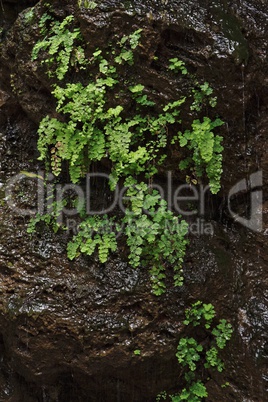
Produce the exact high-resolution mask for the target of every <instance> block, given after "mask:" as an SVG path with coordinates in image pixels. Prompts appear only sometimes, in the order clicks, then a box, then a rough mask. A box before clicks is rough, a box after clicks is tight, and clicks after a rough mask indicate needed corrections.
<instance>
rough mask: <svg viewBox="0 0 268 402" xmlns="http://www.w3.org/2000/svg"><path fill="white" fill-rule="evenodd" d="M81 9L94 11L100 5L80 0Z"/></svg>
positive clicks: (87, 0) (88, 0)
mask: <svg viewBox="0 0 268 402" xmlns="http://www.w3.org/2000/svg"><path fill="white" fill-rule="evenodd" d="M78 6H79V8H86V9H88V10H94V9H95V8H96V7H97V6H98V4H97V3H96V2H95V1H90V0H78Z"/></svg>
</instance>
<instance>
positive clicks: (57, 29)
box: [32, 13, 86, 80]
mask: <svg viewBox="0 0 268 402" xmlns="http://www.w3.org/2000/svg"><path fill="white" fill-rule="evenodd" d="M73 21H74V16H73V15H68V16H67V17H66V18H65V19H64V20H63V21H62V22H60V21H55V20H54V19H53V18H52V16H51V15H49V14H48V13H44V14H43V15H42V17H41V19H40V21H39V28H40V32H41V35H42V36H43V37H44V38H43V39H42V40H40V41H38V42H37V43H36V44H35V46H34V48H33V51H32V60H36V59H37V58H38V56H39V53H40V51H41V50H42V51H43V54H44V50H46V51H47V52H46V53H45V55H46V57H45V58H44V59H43V60H42V64H45V65H47V66H48V71H47V74H48V76H49V77H53V76H54V75H56V77H57V79H58V80H63V78H64V77H65V75H66V73H67V71H68V69H69V66H70V65H71V66H76V67H78V66H79V68H84V67H85V64H86V60H85V55H84V49H83V48H82V47H81V46H79V45H78V43H79V42H81V41H82V36H81V32H80V29H79V28H75V27H72V25H73ZM53 67H56V68H55V71H54V69H53Z"/></svg>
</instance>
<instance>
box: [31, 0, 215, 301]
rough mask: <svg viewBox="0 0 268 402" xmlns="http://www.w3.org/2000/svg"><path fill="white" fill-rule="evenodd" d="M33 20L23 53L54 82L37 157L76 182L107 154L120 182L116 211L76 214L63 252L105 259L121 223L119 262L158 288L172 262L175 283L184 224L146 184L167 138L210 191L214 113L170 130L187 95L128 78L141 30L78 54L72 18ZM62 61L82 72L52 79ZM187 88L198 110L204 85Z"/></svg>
mask: <svg viewBox="0 0 268 402" xmlns="http://www.w3.org/2000/svg"><path fill="white" fill-rule="evenodd" d="M80 3H81V5H82V2H80ZM80 3H79V4H80ZM88 3H93V2H88ZM83 4H84V3H83ZM84 6H85V5H84ZM39 27H40V32H41V35H42V36H43V39H42V40H40V41H39V42H38V43H37V44H36V45H35V47H34V49H33V53H32V58H33V60H36V59H37V58H38V57H40V55H42V63H45V64H46V65H47V66H49V75H50V76H51V77H54V79H55V78H56V79H57V80H58V81H57V82H56V84H55V85H54V89H53V91H52V94H53V96H54V97H55V99H56V102H57V105H56V113H54V115H53V116H46V117H44V118H43V119H42V121H41V122H40V125H39V129H38V134H39V139H38V150H39V152H40V157H39V159H40V160H43V161H46V163H47V166H48V169H49V168H50V169H51V170H52V172H53V174H54V175H55V176H60V174H61V173H62V171H63V170H64V169H65V168H66V167H68V171H69V175H70V179H71V181H72V183H78V182H80V180H81V179H83V177H85V175H86V173H87V172H88V171H89V170H90V167H91V165H92V164H93V163H94V162H97V161H102V160H103V159H107V160H108V161H109V164H110V167H111V172H110V188H111V189H112V190H114V189H115V187H116V185H117V184H118V182H119V180H121V179H122V180H123V181H124V186H126V187H127V192H126V195H127V198H128V200H127V201H125V214H124V216H123V217H119V216H117V217H115V216H113V217H111V216H107V215H105V216H89V217H87V218H85V217H83V218H82V217H81V219H83V220H82V222H81V223H80V226H79V232H78V234H77V235H76V236H74V238H73V240H72V241H71V242H70V243H69V245H68V256H69V258H70V259H73V258H75V257H76V256H78V255H79V254H80V253H84V254H87V255H92V254H93V253H94V251H95V250H97V251H98V255H99V259H100V261H101V262H106V261H107V258H108V255H109V253H110V252H113V251H115V250H116V249H117V236H116V230H120V229H119V228H122V227H124V228H125V229H124V231H123V235H124V236H125V239H126V244H127V246H128V249H129V256H128V258H129V262H130V264H131V265H132V266H133V267H138V266H140V265H145V266H147V267H149V270H150V276H151V280H152V287H153V292H154V293H155V294H157V295H160V294H162V293H163V292H164V290H165V277H166V269H167V268H169V267H172V268H173V271H174V283H175V285H176V286H180V285H181V284H182V282H183V275H182V262H183V258H184V255H185V250H186V244H187V239H186V236H187V224H186V222H185V221H183V220H181V217H178V216H175V215H174V213H173V212H171V211H170V210H169V209H168V206H167V203H166V201H165V200H163V199H161V196H160V194H159V193H158V192H157V191H156V190H153V189H152V188H151V184H150V183H152V180H153V177H154V175H155V174H157V173H158V171H159V167H160V166H161V165H163V163H164V161H165V159H166V157H167V149H168V147H169V146H170V145H171V144H172V143H175V144H177V146H178V145H180V146H181V147H184V146H187V147H188V149H189V151H190V152H191V153H192V156H191V157H189V158H188V159H187V162H186V163H185V162H184V166H181V167H184V168H186V167H187V168H192V169H195V170H196V172H197V176H201V175H202V174H203V171H204V169H205V170H206V173H207V176H208V178H209V180H210V185H211V191H212V192H217V190H218V189H219V180H220V173H221V154H220V152H221V150H222V147H221V145H220V142H221V137H219V136H215V135H214V134H213V130H214V128H216V127H217V126H220V125H221V124H222V122H221V120H220V119H216V120H214V121H212V120H210V119H209V118H208V117H204V119H203V122H201V121H200V120H197V119H196V120H194V121H193V123H192V130H191V131H190V130H186V131H185V132H184V133H182V132H181V131H179V132H178V134H177V135H174V134H171V133H172V127H173V131H174V129H175V127H176V130H177V126H178V125H180V124H181V120H180V113H181V108H182V107H183V106H184V105H185V104H186V99H187V97H186V96H184V97H181V98H180V99H175V100H174V99H172V100H170V101H169V102H167V103H166V104H164V105H160V106H159V105H156V104H155V101H154V100H153V99H150V98H149V96H148V93H147V90H146V87H145V86H144V85H142V84H141V83H139V82H138V83H137V82H133V81H131V78H129V77H131V71H132V70H131V68H132V67H135V63H136V61H137V57H138V52H137V49H138V48H139V46H140V40H141V34H142V30H141V29H137V30H136V31H134V32H132V33H130V34H129V35H123V36H121V37H118V38H117V42H116V43H115V44H114V45H108V46H107V48H106V49H95V50H94V51H93V53H92V55H91V56H90V57H89V59H87V60H86V58H85V55H84V49H83V46H82V36H81V33H80V30H79V28H77V27H75V26H74V17H73V16H71V15H70V16H68V17H66V18H65V19H64V20H63V21H61V22H60V21H55V20H54V19H53V18H52V17H51V16H50V15H49V14H44V15H43V16H42V18H41V20H40V23H39ZM169 62H170V64H169V66H168V69H169V70H170V73H175V74H178V73H179V74H182V75H183V76H187V74H188V71H187V69H186V67H185V65H184V63H183V62H182V61H180V60H178V59H177V58H173V59H170V61H169ZM71 69H74V70H75V71H76V72H79V71H81V69H86V78H84V79H83V81H82V82H80V81H79V82H77V80H76V79H75V78H73V79H72V82H65V81H64V84H61V83H60V82H59V81H63V79H64V78H65V77H66V74H67V72H69V71H71ZM73 76H74V77H76V75H75V74H74V75H73ZM84 76H85V74H84ZM195 86H196V84H195ZM194 91H195V92H194V95H193V96H192V98H191V95H190V98H191V101H192V106H193V107H194V108H195V109H196V110H198V108H200V110H201V106H202V102H203V98H204V97H206V96H209V95H210V93H212V89H211V88H210V87H208V86H206V83H205V84H204V85H203V87H202V86H200V89H199V90H197V89H195V90H194ZM198 94H201V95H200V96H199V95H198ZM198 96H199V97H198ZM126 99H127V100H128V102H126ZM127 104H129V105H130V107H127ZM195 105H198V106H195ZM192 165H194V166H193V167H192ZM36 219H37V221H38V220H40V219H41V220H42V219H43V220H44V221H46V218H40V217H37V218H36ZM51 219H53V217H52V218H49V222H48V223H50V222H51ZM111 228H112V229H111ZM115 228H116V229H115Z"/></svg>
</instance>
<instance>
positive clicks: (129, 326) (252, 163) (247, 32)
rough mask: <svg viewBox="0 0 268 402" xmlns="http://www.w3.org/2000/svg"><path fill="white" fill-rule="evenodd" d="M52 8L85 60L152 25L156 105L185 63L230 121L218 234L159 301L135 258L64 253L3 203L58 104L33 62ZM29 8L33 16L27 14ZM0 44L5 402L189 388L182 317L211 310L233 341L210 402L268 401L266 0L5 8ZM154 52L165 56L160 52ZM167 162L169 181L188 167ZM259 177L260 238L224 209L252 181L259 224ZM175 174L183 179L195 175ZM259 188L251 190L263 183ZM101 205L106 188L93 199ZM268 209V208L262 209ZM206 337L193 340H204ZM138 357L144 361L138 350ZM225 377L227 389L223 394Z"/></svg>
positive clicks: (24, 189) (199, 242) (145, 395)
mask: <svg viewBox="0 0 268 402" xmlns="http://www.w3.org/2000/svg"><path fill="white" fill-rule="evenodd" d="M45 3H50V4H51V5H52V12H53V14H54V16H55V18H59V19H61V18H64V17H65V16H66V15H68V14H73V15H74V16H75V21H76V23H77V26H79V27H80V29H81V32H82V35H83V37H84V39H85V41H86V42H87V49H86V52H87V53H88V54H90V52H91V51H92V50H93V49H95V48H97V47H99V48H102V47H103V46H104V47H105V46H106V44H107V43H108V41H109V40H110V39H111V38H113V37H114V36H115V35H116V33H119V32H126V33H129V32H131V31H133V29H138V28H142V29H143V36H142V43H141V45H142V46H140V55H139V57H140V59H139V65H138V67H137V71H136V75H137V77H139V81H140V82H142V83H143V84H144V85H146V87H147V88H151V91H152V95H153V96H156V95H155V94H156V93H157V98H158V99H159V103H161V101H162V100H163V99H166V98H168V97H170V95H171V94H172V93H174V91H175V92H176V93H177V94H178V95H179V94H180V93H181V92H180V91H182V88H181V87H180V85H179V84H180V83H177V86H176V85H174V81H172V80H170V79H169V77H168V76H167V75H166V74H165V72H164V71H165V66H166V63H167V60H168V59H170V58H172V57H178V58H179V59H181V60H183V61H185V63H186V65H187V68H188V69H189V70H190V71H191V73H193V74H195V75H196V77H197V78H198V79H199V80H200V81H202V80H207V81H208V82H209V83H210V85H211V86H212V87H213V88H214V91H215V94H216V95H217V97H218V104H217V108H216V111H215V113H216V114H218V115H219V116H220V117H221V118H222V120H224V122H225V125H224V126H222V127H221V129H220V133H221V135H223V137H224V147H225V151H224V163H223V169H224V171H223V177H222V189H221V191H220V193H219V194H218V195H217V196H211V197H209V199H208V200H207V204H208V205H209V213H207V216H206V219H207V220H209V222H210V223H211V224H212V225H213V228H214V234H213V235H200V236H194V235H192V236H191V239H190V240H191V241H190V244H189V247H188V251H187V256H186V259H185V263H184V274H185V283H184V286H182V287H181V288H174V287H172V285H171V274H170V278H168V280H170V287H168V290H167V292H166V294H165V295H162V296H161V297H156V296H154V295H153V294H152V293H151V286H150V283H149V277H148V273H147V272H146V270H145V269H139V270H134V269H132V268H131V267H129V266H128V264H127V259H126V257H125V250H124V249H123V246H122V249H120V250H119V251H118V252H117V253H114V255H113V257H112V258H110V259H109V261H108V263H106V264H100V263H98V260H97V258H95V257H94V258H93V257H92V258H84V257H79V258H78V259H76V260H74V262H70V261H69V260H68V259H67V256H66V243H67V240H68V236H67V234H65V233H60V234H57V235H55V234H54V233H53V232H52V233H51V232H50V231H49V230H48V229H46V228H43V230H42V231H38V232H37V233H36V234H35V235H33V236H31V237H30V236H29V235H28V234H27V233H26V229H27V223H28V221H29V218H28V217H24V216H21V215H20V214H18V213H15V212H14V211H12V210H11V209H10V208H9V207H8V205H7V203H6V201H5V192H4V189H5V184H6V183H7V181H8V179H9V178H11V177H12V176H13V175H15V174H17V173H19V172H20V171H29V172H36V171H38V170H40V169H43V166H42V165H40V164H39V163H38V162H37V157H38V153H37V150H36V142H37V128H38V123H39V122H40V120H41V119H42V117H44V116H45V115H46V114H48V113H50V112H52V111H53V110H54V107H55V104H54V101H53V99H52V98H51V95H50V90H51V88H52V84H53V81H52V80H50V79H48V77H47V75H46V70H45V68H44V66H42V65H40V63H39V64H38V63H37V62H33V61H32V60H31V52H32V48H33V46H34V44H35V43H36V42H37V40H38V39H39V30H38V20H39V18H40V16H41V15H42V13H43V12H44V9H45ZM29 7H34V8H33V9H29ZM0 13H1V14H0V15H1V30H0V35H1V36H0V37H1V47H0V349H1V366H0V367H1V368H0V400H1V401H3V402H4V401H5V402H39V401H42V402H73V401H78V402H86V401H92V402H95V401H96V402H97V401H98V402H99V401H103V402H108V401H109V402H111V401H112V402H113V401H114V402H119V401H121V402H125V401H129V402H131V401H132V402H151V401H155V398H156V395H157V394H158V393H159V392H160V391H162V390H167V391H168V392H170V393H172V392H173V393H175V392H176V391H177V390H178V389H181V381H182V370H181V367H179V365H178V363H177V360H176V358H175V353H176V346H177V344H178V341H179V339H180V337H181V336H185V333H186V332H185V327H184V325H183V319H184V310H185V308H187V307H189V305H190V304H191V303H192V302H194V301H196V300H203V301H204V302H211V303H213V304H214V305H215V309H216V312H217V314H218V316H219V317H223V318H226V319H227V320H229V321H230V322H231V323H232V325H233V327H234V333H233V336H232V338H231V341H230V342H229V343H228V345H227V348H226V349H225V350H224V351H223V359H224V362H225V370H224V372H223V373H221V374H219V373H215V372H213V371H211V372H210V378H209V379H208V381H207V384H206V386H207V389H208V392H209V397H208V398H207V399H206V400H207V401H211V402H215V401H217V400H219V401H223V402H225V401H226V402H230V401H241V402H242V401H250V402H257V401H259V402H264V401H265V400H266V399H267V396H266V395H267V380H268V375H267V371H266V370H267V357H268V345H267V330H268V315H267V305H268V302H267V262H268V243H267V233H268V196H267V175H268V158H267V127H268V117H267V116H268V110H267V109H268V106H267V105H268V77H267V71H268V61H267V49H268V23H267V20H268V11H267V4H266V2H265V1H263V0H251V1H239V0H236V1H235V2H229V1H225V0H222V1H220V0H215V1H210V0H206V1H205V0H203V1H193V0H190V1H189V0H188V1H186V0H181V1H179V0H173V1H172V0H170V1H160V0H156V1H153V0H150V1H146V2H142V1H139V0H132V1H123V2H122V1H117V0H113V1H99V2H98V6H97V7H96V8H95V9H94V10H90V9H86V8H84V7H79V6H78V5H77V2H76V1H71V0H66V1H65V2H64V5H63V2H60V1H49V2H45V1H40V2H39V3H37V2H36V1H15V0H13V1H4V0H3V1H2V2H1V3H0ZM156 57H157V59H156ZM176 156H177V155H176V153H175V155H173V154H172V153H170V158H169V160H168V163H167V164H166V166H165V169H163V171H162V172H161V175H160V176H159V181H160V182H162V181H164V180H165V177H166V173H167V171H168V170H174V171H176V166H177V164H178V161H177V159H176ZM257 171H262V182H263V185H262V186H261V183H260V184H259V186H258V187H257V188H256V189H255V191H260V190H262V211H263V228H262V230H260V231H259V232H254V231H251V230H250V229H247V228H246V227H243V226H242V225H241V224H240V223H239V222H235V221H234V219H233V218H232V217H231V216H230V212H229V211H228V208H227V206H228V205H227V204H228V194H229V191H230V190H231V189H232V187H233V186H234V185H235V184H236V183H237V182H239V181H240V180H244V179H246V182H245V183H246V186H245V188H244V189H243V191H242V192H240V193H239V194H238V195H237V197H233V199H232V209H233V210H235V211H236V212H237V213H238V214H239V215H241V216H244V217H249V216H250V213H251V212H252V213H256V211H250V201H251V188H250V177H251V175H252V174H253V173H255V172H257ZM183 179H184V175H181V174H180V173H179V172H178V176H177V179H176V180H175V179H174V186H175V185H176V184H177V185H178V184H180V183H182V182H183ZM19 190H20V192H21V194H18V198H19V200H20V201H19V203H20V206H26V205H27V206H30V207H32V208H34V207H35V204H36V181H34V180H32V181H30V180H29V181H24V182H23V184H22V185H21V186H20V188H19ZM253 190H254V189H253ZM104 196H105V194H103V193H102V192H101V190H99V191H98V192H97V193H96V202H98V199H102V198H103V197H104ZM260 208H261V206H260ZM192 335H194V333H193V334H192ZM137 349H139V350H140V351H141V354H140V355H135V354H134V351H135V350H137ZM225 382H229V384H230V385H229V386H228V387H225V388H223V387H222V386H221V385H222V384H224V383H225Z"/></svg>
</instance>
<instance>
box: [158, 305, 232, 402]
mask: <svg viewBox="0 0 268 402" xmlns="http://www.w3.org/2000/svg"><path fill="white" fill-rule="evenodd" d="M215 316H216V312H215V309H214V306H213V305H212V304H211V303H208V304H206V303H202V302H201V301H197V302H196V303H193V304H192V306H191V307H190V308H189V309H187V310H186V311H185V320H184V324H185V325H187V326H188V325H193V327H196V326H198V325H200V326H201V327H202V328H203V330H204V334H205V336H204V339H203V341H202V342H201V343H199V342H198V341H197V340H196V339H195V338H193V337H185V338H181V339H180V341H179V344H178V346H177V353H176V357H177V359H178V362H179V363H180V364H181V365H182V367H186V368H188V371H186V372H185V374H184V379H185V383H186V387H185V388H183V390H182V391H181V392H180V393H178V394H176V395H169V398H170V400H171V401H172V402H179V401H189V402H200V401H202V400H203V399H204V398H206V397H207V396H208V392H207V389H206V386H205V384H204V382H203V378H206V379H207V377H208V375H207V372H206V370H208V369H212V370H214V369H215V370H217V371H218V372H222V371H223V369H224V363H223V361H222V360H221V358H220V357H219V352H220V350H221V349H224V348H225V346H226V343H227V342H228V341H229V340H230V338H231V335H232V332H233V329H232V326H231V324H230V323H228V322H227V321H226V320H225V319H221V320H219V323H218V324H217V325H215V326H214V328H213V329H211V326H212V323H213V322H214V321H215ZM161 398H162V399H165V400H166V398H167V392H162V393H161V394H159V395H158V397H157V399H156V400H157V401H160V400H161Z"/></svg>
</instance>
